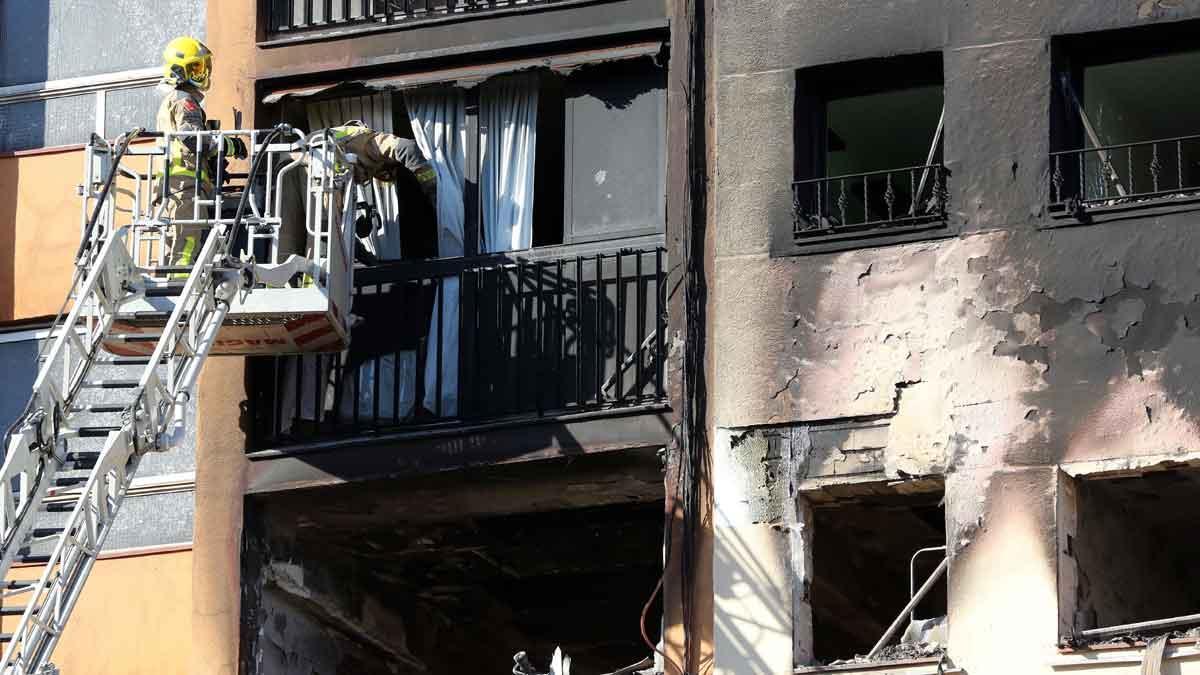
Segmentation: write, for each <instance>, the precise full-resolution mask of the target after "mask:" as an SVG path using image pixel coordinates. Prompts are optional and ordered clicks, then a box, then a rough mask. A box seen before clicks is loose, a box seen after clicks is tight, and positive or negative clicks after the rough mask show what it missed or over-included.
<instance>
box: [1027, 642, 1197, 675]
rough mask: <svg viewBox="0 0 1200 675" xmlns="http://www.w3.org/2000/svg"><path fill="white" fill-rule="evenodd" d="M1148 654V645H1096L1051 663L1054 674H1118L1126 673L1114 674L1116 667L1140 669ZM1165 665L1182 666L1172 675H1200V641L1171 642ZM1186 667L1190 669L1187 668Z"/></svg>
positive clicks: (1060, 655) (1067, 653) (1061, 654)
mask: <svg viewBox="0 0 1200 675" xmlns="http://www.w3.org/2000/svg"><path fill="white" fill-rule="evenodd" d="M1145 653H1146V643H1145V642H1135V643H1134V644H1132V645H1128V644H1096V645H1093V646H1091V647H1087V648H1084V649H1065V650H1061V651H1060V652H1059V653H1058V654H1057V655H1056V656H1055V657H1054V658H1053V659H1051V660H1050V667H1051V668H1053V669H1054V670H1063V671H1069V672H1079V671H1082V670H1086V669H1087V668H1089V667H1094V668H1096V669H1101V668H1103V669H1104V672H1105V673H1114V674H1115V673H1118V672H1126V671H1116V670H1113V669H1112V667H1113V666H1131V667H1132V668H1137V669H1140V667H1141V664H1142V660H1143V657H1144V655H1145ZM1163 662H1164V663H1166V662H1175V663H1177V664H1178V666H1177V667H1176V669H1175V670H1173V671H1172V672H1179V673H1182V674H1184V675H1186V674H1189V673H1200V640H1198V639H1197V638H1176V639H1174V640H1170V641H1168V642H1167V649H1166V652H1165V653H1164V654H1163ZM1183 664H1188V665H1187V667H1186V668H1184V667H1183ZM1127 672H1129V673H1138V672H1140V670H1133V669H1130V670H1128V671H1127Z"/></svg>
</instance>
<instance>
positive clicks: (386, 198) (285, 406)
mask: <svg viewBox="0 0 1200 675" xmlns="http://www.w3.org/2000/svg"><path fill="white" fill-rule="evenodd" d="M305 112H306V113H307V116H308V127H309V131H310V132H311V131H316V130H318V129H325V128H328V127H335V126H340V125H342V124H345V123H346V122H349V121H351V120H358V121H360V122H362V123H363V124H365V125H366V126H368V127H370V128H371V129H375V130H376V131H384V132H388V133H392V132H393V131H394V125H393V124H392V95H391V94H389V93H383V94H375V95H373V96H348V97H345V98H339V99H333V100H329V101H318V102H315V103H309V104H307V105H306V106H305ZM295 175H296V176H299V175H300V174H295ZM291 187H292V188H294V189H302V187H303V183H302V181H297V182H296V184H295V185H292V186H291ZM357 190H358V194H357V195H356V196H355V197H356V199H357V200H358V201H365V202H367V203H370V204H374V205H375V208H376V209H378V210H379V215H380V219H381V220H382V222H383V227H382V228H381V229H379V230H376V231H374V232H372V233H371V235H370V237H368V238H367V239H364V240H363V243H364V244H365V245H366V246H367V248H368V249H370V250H371V252H372V253H374V254H375V255H376V256H378V257H379V258H382V259H399V258H400V236H399V228H400V227H401V226H402V224H400V223H398V222H397V213H398V212H399V208H398V206H399V200H398V198H397V196H396V190H395V188H394V187H393V186H392V185H391V184H389V183H383V182H380V181H372V184H371V185H369V186H358V188H357ZM347 309H348V308H347ZM347 358H348V354H347V353H346V352H343V353H341V354H340V355H336V356H330V355H327V356H324V357H322V358H320V359H318V357H316V356H311V355H309V356H300V357H297V358H296V359H294V360H291V359H289V360H288V361H287V365H286V366H285V369H284V372H283V378H282V386H281V391H280V394H281V396H282V397H283V399H284V400H283V402H282V404H281V405H282V410H283V411H284V419H283V420H281V424H280V426H281V429H280V430H281V431H282V432H284V433H286V432H288V431H289V430H290V428H291V424H292V414H293V413H294V411H295V410H296V408H295V406H296V401H295V399H296V378H297V377H299V376H301V373H302V374H303V375H302V377H303V378H304V386H303V387H302V388H301V391H300V401H299V403H300V410H299V414H298V417H299V418H300V419H303V420H310V421H311V420H317V419H319V418H320V416H322V415H323V414H324V413H325V411H329V410H332V409H333V408H334V405H335V404H334V398H335V396H334V389H333V382H332V378H331V375H332V372H333V370H332V366H333V362H334V359H337V360H338V361H339V362H340V363H342V364H345V363H346V362H347ZM397 358H398V359H399V364H400V365H401V367H400V368H396V359H397ZM415 361H416V353H415V352H412V351H401V352H399V353H398V355H393V354H387V355H385V356H383V357H381V358H380V368H379V373H378V374H376V373H375V372H374V371H375V368H374V362H373V361H367V362H366V363H364V364H363V365H362V366H361V367H359V368H358V369H356V370H355V371H354V372H352V373H347V374H346V377H347V380H346V381H345V382H344V383H343V388H344V391H343V400H342V401H341V404H340V406H339V408H340V409H339V410H338V414H339V415H340V417H341V418H342V419H343V420H349V419H352V418H353V416H354V405H355V401H353V400H351V394H352V392H353V391H354V384H353V381H352V380H350V379H349V378H351V377H353V378H358V392H359V397H358V401H357V405H358V407H359V410H360V418H362V419H368V418H369V415H370V411H373V410H374V409H375V405H376V404H375V401H374V400H373V398H372V396H373V395H374V392H375V377H376V376H378V378H379V391H380V398H381V399H383V400H381V401H379V410H380V417H381V418H391V417H392V416H393V414H398V416H399V417H405V416H407V415H408V413H409V412H410V411H411V410H412V396H411V393H409V394H407V396H406V392H411V390H412V388H413V384H414V383H415V381H416V379H415V378H416V374H415V371H414V370H413V369H410V368H407V367H405V366H406V365H407V364H408V363H410V362H415ZM318 363H320V366H319V367H318ZM397 370H399V376H400V394H401V395H400V401H392V400H391V399H392V398H394V392H395V391H396V389H395V376H396V372H397ZM314 377H316V378H320V380H321V382H322V385H321V386H320V387H319V388H318V387H317V386H316V385H315V383H314V382H313V378H314ZM318 391H320V392H321V394H320V396H319V398H320V400H317V399H318V394H317V392H318ZM397 406H398V407H399V411H398V413H397V410H396V407H397Z"/></svg>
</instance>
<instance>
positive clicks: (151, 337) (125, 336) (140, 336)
mask: <svg viewBox="0 0 1200 675" xmlns="http://www.w3.org/2000/svg"><path fill="white" fill-rule="evenodd" d="M160 337H162V334H161V333H113V334H112V335H109V336H108V337H107V338H105V340H104V341H105V342H112V341H114V340H115V341H117V342H158V339H159V338H160Z"/></svg>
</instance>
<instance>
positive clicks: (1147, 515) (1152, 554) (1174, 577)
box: [1058, 468, 1200, 646]
mask: <svg viewBox="0 0 1200 675" xmlns="http://www.w3.org/2000/svg"><path fill="white" fill-rule="evenodd" d="M1198 489H1200V471H1197V470H1196V469H1194V468H1186V469H1173V470H1160V471H1152V472H1150V473H1145V474H1143V475H1128V474H1126V475H1123V476H1078V477H1071V476H1067V475H1065V474H1063V475H1061V482H1060V490H1059V508H1058V511H1059V516H1058V518H1059V523H1058V539H1059V546H1058V550H1059V577H1060V580H1061V581H1060V589H1059V596H1060V597H1059V607H1060V622H1059V625H1060V630H1061V632H1062V637H1063V639H1064V641H1065V642H1068V643H1071V644H1074V645H1076V646H1087V645H1089V644H1092V643H1096V642H1104V641H1107V640H1110V639H1113V638H1118V637H1125V636H1133V637H1134V638H1137V639H1142V638H1145V639H1149V638H1151V637H1153V636H1157V635H1161V634H1164V633H1169V632H1170V631H1173V630H1187V629H1188V628H1191V627H1194V626H1200V615H1198V614H1197V613H1198V612H1200V579H1197V577H1196V575H1195V574H1193V573H1192V568H1193V566H1194V562H1195V560H1196V555H1197V554H1198V553H1200V545H1198V544H1197V542H1196V538H1195V537H1194V536H1192V532H1193V527H1194V524H1195V522H1196V519H1197V517H1200V506H1198V505H1197V503H1196V494H1197V490H1198Z"/></svg>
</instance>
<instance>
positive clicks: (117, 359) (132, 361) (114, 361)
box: [96, 356, 167, 366]
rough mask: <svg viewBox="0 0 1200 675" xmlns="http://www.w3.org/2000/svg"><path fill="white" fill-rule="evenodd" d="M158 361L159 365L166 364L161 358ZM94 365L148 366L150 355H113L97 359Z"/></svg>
mask: <svg viewBox="0 0 1200 675" xmlns="http://www.w3.org/2000/svg"><path fill="white" fill-rule="evenodd" d="M158 363H159V365H166V363H167V360H166V359H163V360H162V361H159V362H158ZM96 365H97V366H148V365H150V357H148V356H143V357H136V356H114V357H112V358H111V359H105V360H103V361H97V362H96Z"/></svg>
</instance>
